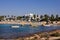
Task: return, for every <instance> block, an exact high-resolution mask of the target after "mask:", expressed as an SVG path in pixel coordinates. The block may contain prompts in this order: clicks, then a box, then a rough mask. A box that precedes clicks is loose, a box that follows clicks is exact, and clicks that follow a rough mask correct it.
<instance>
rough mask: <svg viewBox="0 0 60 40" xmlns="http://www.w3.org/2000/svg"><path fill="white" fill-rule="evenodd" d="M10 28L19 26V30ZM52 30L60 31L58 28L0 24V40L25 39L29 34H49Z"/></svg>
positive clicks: (59, 27)
mask: <svg viewBox="0 0 60 40" xmlns="http://www.w3.org/2000/svg"><path fill="white" fill-rule="evenodd" d="M12 26H19V28H12ZM53 30H60V26H37V27H32V26H30V25H24V26H22V25H20V24H0V38H18V37H25V36H28V35H30V34H34V33H38V32H49V31H53Z"/></svg>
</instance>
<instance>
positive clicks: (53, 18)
mask: <svg viewBox="0 0 60 40" xmlns="http://www.w3.org/2000/svg"><path fill="white" fill-rule="evenodd" d="M7 17H8V18H9V17H10V16H9V15H8V16H0V21H1V20H4V18H6V19H8V18H7ZM11 18H12V19H16V20H26V21H29V20H30V21H33V22H39V21H46V22H47V23H48V22H49V21H51V23H53V21H60V17H59V15H58V14H57V15H53V14H52V15H51V16H49V15H47V14H45V15H40V16H39V15H35V14H34V15H33V16H32V17H30V16H25V15H24V16H17V17H16V16H13V15H12V16H11ZM9 20H10V19H9Z"/></svg>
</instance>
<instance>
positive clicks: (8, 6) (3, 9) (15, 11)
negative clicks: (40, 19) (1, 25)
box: [0, 0, 60, 15]
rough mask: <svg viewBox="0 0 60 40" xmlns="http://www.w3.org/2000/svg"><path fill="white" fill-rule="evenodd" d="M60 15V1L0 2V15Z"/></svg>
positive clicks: (13, 0) (4, 0)
mask: <svg viewBox="0 0 60 40" xmlns="http://www.w3.org/2000/svg"><path fill="white" fill-rule="evenodd" d="M28 13H34V14H39V15H44V14H48V15H51V14H54V15H56V14H58V15H60V0H0V15H24V14H28Z"/></svg>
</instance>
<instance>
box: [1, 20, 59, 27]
mask: <svg viewBox="0 0 60 40" xmlns="http://www.w3.org/2000/svg"><path fill="white" fill-rule="evenodd" d="M0 24H21V25H26V24H28V25H31V26H56V25H60V21H58V22H57V23H56V21H54V22H53V24H52V23H49V24H46V22H45V21H43V22H28V21H0Z"/></svg>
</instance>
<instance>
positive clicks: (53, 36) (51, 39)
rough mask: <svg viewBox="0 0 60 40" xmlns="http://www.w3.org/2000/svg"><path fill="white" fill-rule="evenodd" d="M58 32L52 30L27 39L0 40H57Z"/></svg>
mask: <svg viewBox="0 0 60 40" xmlns="http://www.w3.org/2000/svg"><path fill="white" fill-rule="evenodd" d="M59 39H60V30H53V31H50V32H41V33H35V34H32V35H30V36H27V37H18V38H14V39H0V40H59Z"/></svg>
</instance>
